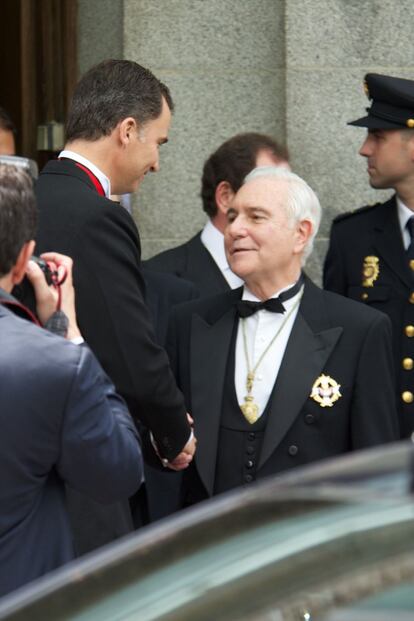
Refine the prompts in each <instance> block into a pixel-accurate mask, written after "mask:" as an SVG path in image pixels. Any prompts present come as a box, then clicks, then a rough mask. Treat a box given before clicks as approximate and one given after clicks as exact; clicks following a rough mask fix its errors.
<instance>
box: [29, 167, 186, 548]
mask: <svg viewBox="0 0 414 621" xmlns="http://www.w3.org/2000/svg"><path fill="white" fill-rule="evenodd" d="M36 194H37V201H38V207H39V211H40V216H39V232H38V236H37V250H36V251H37V252H38V253H41V252H46V251H48V250H54V251H57V252H61V253H63V254H67V255H69V256H71V257H72V258H73V260H74V268H73V275H74V284H75V290H76V312H77V317H78V322H79V327H80V330H81V332H82V334H83V336H84V338H85V340H86V342H87V343H88V345H89V346H90V347H91V349H92V350H93V352H94V353H95V354H96V356H97V358H98V360H99V361H100V363H101V364H102V366H103V368H104V369H105V371H106V372H107V373H108V375H109V377H110V378H111V379H112V381H113V382H114V384H115V386H116V389H117V391H118V392H119V393H120V394H121V395H122V396H123V397H124V398H125V400H126V402H127V404H128V408H129V410H130V412H131V414H132V416H133V418H134V420H135V421H136V422H139V421H141V422H143V423H144V424H145V425H146V426H147V427H148V428H149V429H150V430H151V431H152V432H153V434H154V437H155V439H156V440H157V444H158V447H159V449H160V452H162V453H163V454H164V456H165V457H167V458H173V457H175V456H176V455H177V454H178V453H179V452H180V450H181V449H182V447H183V446H184V445H185V443H186V442H187V440H188V437H189V435H190V427H189V425H188V422H187V417H186V410H185V407H184V400H183V397H182V394H181V393H180V392H179V390H178V388H177V386H176V383H175V381H174V377H173V375H172V373H171V370H170V367H169V364H168V359H167V356H166V354H165V352H164V350H163V349H162V348H161V347H160V346H159V345H158V344H157V343H156V339H155V335H154V330H153V327H152V323H151V319H150V316H149V313H148V309H147V306H146V304H145V301H144V295H145V287H144V281H143V277H142V273H141V267H140V240H139V235H138V231H137V228H136V226H135V223H134V221H133V219H132V218H131V216H130V214H129V213H128V212H127V211H126V209H124V208H123V207H121V205H119V204H118V203H114V202H113V201H110V200H108V199H106V198H104V197H101V196H99V194H98V193H97V192H96V189H95V187H94V185H93V183H92V182H91V180H90V179H89V177H88V176H87V175H86V173H84V172H83V171H82V170H81V169H79V168H78V167H77V166H76V165H75V163H74V162H72V161H70V160H62V161H52V162H49V163H48V164H47V165H46V167H45V168H44V170H43V171H42V173H41V175H40V177H39V180H38V182H37V186H36ZM69 509H70V514H71V519H72V523H73V525H74V529H75V533H76V547H77V552H78V554H82V553H85V552H89V551H90V550H93V549H95V548H97V547H99V546H100V545H102V544H103V543H107V542H109V541H112V540H113V539H116V538H118V537H120V536H121V535H123V534H126V533H127V532H129V531H130V530H131V529H132V520H131V514H130V511H129V507H128V504H127V503H126V502H125V503H123V504H122V505H121V504H118V505H116V506H112V507H106V506H100V505H98V504H96V503H93V502H91V501H90V500H89V499H88V498H85V497H81V496H79V495H76V494H71V495H70V496H69Z"/></svg>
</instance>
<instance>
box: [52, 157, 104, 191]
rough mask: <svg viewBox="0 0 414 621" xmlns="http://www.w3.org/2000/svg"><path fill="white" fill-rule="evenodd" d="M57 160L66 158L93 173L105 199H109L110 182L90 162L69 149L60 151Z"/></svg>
mask: <svg viewBox="0 0 414 621" xmlns="http://www.w3.org/2000/svg"><path fill="white" fill-rule="evenodd" d="M59 158H66V159H68V160H73V161H74V162H78V163H79V164H82V166H85V168H87V169H88V170H90V171H91V173H93V174H94V175H95V177H96V178H97V179H98V181H99V183H100V184H101V186H102V188H103V191H104V192H105V196H106V198H109V197H110V196H111V182H110V180H109V179H108V177H107V176H106V175H104V173H103V172H102V170H99V168H98V167H97V166H95V164H92V162H90V161H89V160H87V159H86V157H83V156H82V155H79V153H75V152H74V151H70V150H69V149H66V150H64V151H61V153H59Z"/></svg>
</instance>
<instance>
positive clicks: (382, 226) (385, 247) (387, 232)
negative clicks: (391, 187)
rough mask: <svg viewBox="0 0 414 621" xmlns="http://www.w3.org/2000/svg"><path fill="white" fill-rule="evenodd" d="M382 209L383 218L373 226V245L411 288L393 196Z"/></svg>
mask: <svg viewBox="0 0 414 621" xmlns="http://www.w3.org/2000/svg"><path fill="white" fill-rule="evenodd" d="M382 209H383V218H382V220H381V221H380V223H379V224H378V225H377V226H376V227H375V236H374V247H375V248H376V250H377V252H378V254H379V256H380V257H382V259H383V260H384V261H385V263H387V265H388V266H389V268H390V269H391V270H392V271H393V272H394V273H395V275H396V276H397V278H400V279H401V280H402V281H403V282H404V283H405V285H406V286H407V287H410V288H411V287H412V275H411V273H410V270H409V268H408V266H407V263H406V259H405V253H404V246H403V242H402V238H401V229H400V223H399V220H398V212H397V202H396V200H395V196H394V197H393V198H391V199H390V200H389V201H388V202H386V203H384V205H383V206H382ZM380 269H381V268H380Z"/></svg>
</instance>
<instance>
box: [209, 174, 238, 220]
mask: <svg viewBox="0 0 414 621" xmlns="http://www.w3.org/2000/svg"><path fill="white" fill-rule="evenodd" d="M234 196H235V192H233V189H232V187H231V185H230V183H229V182H228V181H220V183H219V184H218V186H217V187H216V191H215V195H214V198H215V201H216V205H217V209H219V210H220V211H221V213H223V214H224V215H225V214H226V213H227V210H228V208H229V207H230V203H231V202H232V200H233V198H234Z"/></svg>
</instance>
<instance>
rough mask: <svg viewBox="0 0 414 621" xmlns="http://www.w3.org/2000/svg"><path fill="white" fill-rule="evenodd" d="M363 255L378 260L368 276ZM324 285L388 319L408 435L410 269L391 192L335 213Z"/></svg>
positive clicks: (413, 288) (413, 301) (412, 378)
mask: <svg viewBox="0 0 414 621" xmlns="http://www.w3.org/2000/svg"><path fill="white" fill-rule="evenodd" d="M366 257H374V258H375V259H378V263H377V270H378V272H377V275H376V277H375V278H373V279H372V278H371V280H370V279H368V281H367V280H366V278H365V277H364V275H363V266H364V263H365V264H366ZM364 280H365V284H364V283H363V281H364ZM324 286H325V288H326V289H329V290H331V291H335V292H336V293H340V294H342V295H345V296H347V297H350V298H353V299H354V300H358V301H360V302H363V303H364V304H366V305H367V306H371V307H373V308H376V309H378V310H380V311H382V312H384V313H386V314H387V315H388V316H389V318H390V319H391V323H392V328H393V355H394V368H395V373H396V382H395V383H396V398H397V410H398V412H399V421H400V432H401V436H402V437H408V436H410V434H411V433H412V432H413V431H414V399H413V401H412V402H410V401H409V399H410V397H409V395H408V402H405V401H404V400H403V398H402V396H403V394H404V395H405V399H407V391H408V393H410V392H412V393H413V396H414V329H413V330H412V333H413V334H412V336H408V335H407V331H406V327H407V326H414V272H413V271H412V270H410V268H409V267H408V261H407V259H406V256H405V250H404V246H403V241H402V236H401V229H400V225H399V221H398V213H397V203H396V200H395V197H392V198H391V199H390V200H389V201H387V202H386V203H378V204H377V205H374V206H372V207H365V208H362V209H360V210H357V211H356V212H354V213H349V214H343V215H341V216H338V217H337V218H336V220H335V221H334V222H333V224H332V230H331V238H330V245H329V250H328V253H327V256H326V260H325V267H324ZM408 333H409V334H411V332H410V329H409V330H408ZM410 361H411V362H410ZM405 366H407V367H409V368H405ZM410 367H412V368H410Z"/></svg>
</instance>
